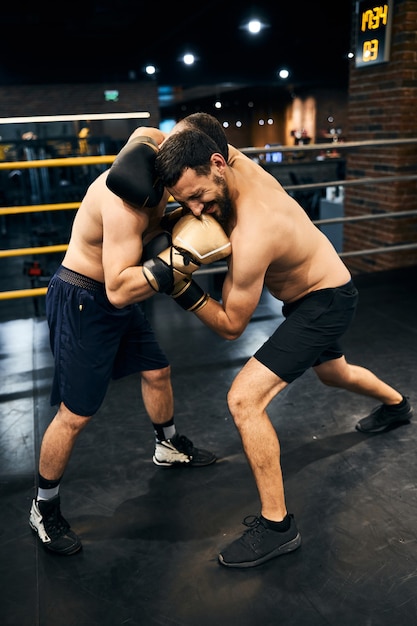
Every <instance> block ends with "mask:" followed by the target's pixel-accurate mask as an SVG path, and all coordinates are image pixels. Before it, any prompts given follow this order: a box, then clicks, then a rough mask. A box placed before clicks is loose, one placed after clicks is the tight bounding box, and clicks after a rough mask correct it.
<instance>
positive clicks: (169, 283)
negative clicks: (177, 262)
mask: <svg viewBox="0 0 417 626" xmlns="http://www.w3.org/2000/svg"><path fill="white" fill-rule="evenodd" d="M144 268H146V269H147V270H148V272H149V273H150V274H152V276H153V278H154V279H155V282H156V284H157V286H158V288H157V289H155V287H154V286H153V285H152V283H151V282H150V280H149V278H148V276H147V275H146V272H144V271H143V269H144ZM142 272H143V274H144V276H145V278H146V280H147V281H148V283H149V284H150V286H151V287H152V289H153V290H154V291H158V292H160V293H166V294H168V295H170V294H171V293H172V290H173V289H174V274H173V271H172V267H171V266H170V265H168V264H167V263H165V261H163V260H162V259H160V258H159V257H155V258H154V259H149V260H148V261H145V263H143V266H142Z"/></svg>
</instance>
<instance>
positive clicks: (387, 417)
mask: <svg viewBox="0 0 417 626" xmlns="http://www.w3.org/2000/svg"><path fill="white" fill-rule="evenodd" d="M412 417H413V409H412V408H411V405H410V403H409V401H408V399H407V398H406V397H404V396H403V399H402V402H400V404H394V405H390V404H381V405H380V406H377V407H376V408H375V409H374V410H373V411H371V413H370V414H369V415H367V416H366V417H363V418H362V419H361V420H359V422H358V423H357V424H356V430H359V431H360V432H362V433H382V432H384V431H385V430H390V429H391V428H395V427H396V426H400V425H401V424H408V423H409V421H410V420H411V418H412Z"/></svg>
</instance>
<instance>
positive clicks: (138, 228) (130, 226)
mask: <svg viewBox="0 0 417 626" xmlns="http://www.w3.org/2000/svg"><path fill="white" fill-rule="evenodd" d="M102 193H103V194H104V195H105V197H106V199H105V200H103V202H102V207H103V208H102V221H103V245H102V264H103V271H104V282H105V285H106V291H107V296H108V298H109V300H110V302H111V303H112V304H113V305H114V306H116V307H118V308H121V307H124V306H127V305H129V304H132V303H134V302H139V301H141V300H145V299H146V298H149V297H150V296H153V295H154V294H155V292H154V291H153V290H152V288H151V287H150V286H149V283H148V282H147V280H146V279H145V277H144V276H143V272H142V266H141V265H140V262H141V257H142V251H143V239H144V238H145V240H146V235H147V233H149V234H150V232H149V231H150V228H152V225H151V220H150V218H149V213H152V212H154V211H156V209H152V211H151V210H146V209H143V210H141V209H137V208H133V207H131V206H130V205H129V204H127V203H125V202H124V201H123V200H122V199H121V198H119V197H117V196H116V195H115V194H113V193H111V192H110V191H109V190H108V189H107V188H106V189H103V191H102Z"/></svg>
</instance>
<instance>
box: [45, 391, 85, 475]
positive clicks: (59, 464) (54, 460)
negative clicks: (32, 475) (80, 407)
mask: <svg viewBox="0 0 417 626" xmlns="http://www.w3.org/2000/svg"><path fill="white" fill-rule="evenodd" d="M90 419H91V417H82V416H80V415H76V414H75V413H72V412H71V411H70V410H69V409H67V407H66V406H65V404H63V403H61V405H60V407H59V409H58V412H57V414H56V415H55V417H54V419H53V420H52V422H51V423H50V424H49V426H48V428H47V429H46V431H45V434H44V436H43V439H42V445H41V450H40V458H39V473H40V474H41V476H43V478H46V479H47V480H58V479H59V478H61V476H62V475H63V473H64V471H65V468H66V467H67V464H68V461H69V459H70V456H71V452H72V450H73V448H74V444H75V442H76V439H77V437H78V435H79V434H80V432H81V431H82V430H83V429H84V428H85V427H86V426H87V424H88V423H89V421H90Z"/></svg>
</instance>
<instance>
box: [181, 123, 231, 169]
mask: <svg viewBox="0 0 417 626" xmlns="http://www.w3.org/2000/svg"><path fill="white" fill-rule="evenodd" d="M181 122H182V123H183V124H184V125H185V126H186V127H187V128H189V127H191V128H198V129H199V130H202V131H203V133H206V135H208V136H209V137H211V138H212V139H213V141H215V142H216V144H217V146H218V148H219V152H220V154H221V155H222V156H223V157H224V158H225V159H226V161H227V159H228V158H229V146H228V143H227V137H226V134H225V132H224V130H223V126H222V125H221V124H220V122H219V120H217V119H216V118H215V117H214V116H213V115H210V114H209V113H203V112H199V113H191V115H187V117H184V118H183V119H182V120H181Z"/></svg>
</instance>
